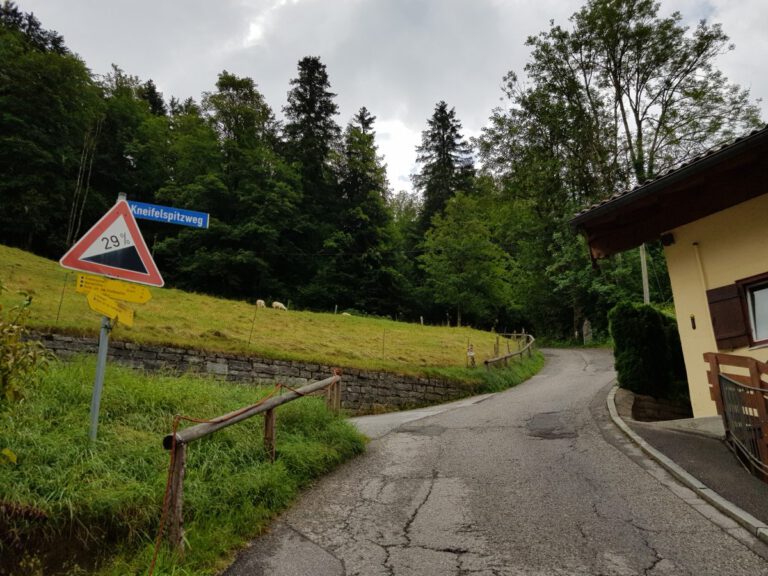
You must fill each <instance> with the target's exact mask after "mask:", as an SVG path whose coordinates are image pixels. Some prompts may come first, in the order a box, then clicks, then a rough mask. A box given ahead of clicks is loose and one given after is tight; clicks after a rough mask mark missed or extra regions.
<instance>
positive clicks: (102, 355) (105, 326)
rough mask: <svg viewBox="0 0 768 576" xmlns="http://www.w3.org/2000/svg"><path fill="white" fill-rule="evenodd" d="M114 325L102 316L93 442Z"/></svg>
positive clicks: (92, 420)
mask: <svg viewBox="0 0 768 576" xmlns="http://www.w3.org/2000/svg"><path fill="white" fill-rule="evenodd" d="M111 329H112V325H111V324H110V323H109V318H107V317H106V316H102V318H101V332H99V353H98V356H97V360H96V380H95V381H94V383H93V396H91V431H90V433H89V438H90V439H91V442H93V441H94V440H96V430H97V429H98V427H99V405H100V404H101V391H102V389H103V388H104V371H105V369H106V367H107V348H108V347H109V331H110V330H111Z"/></svg>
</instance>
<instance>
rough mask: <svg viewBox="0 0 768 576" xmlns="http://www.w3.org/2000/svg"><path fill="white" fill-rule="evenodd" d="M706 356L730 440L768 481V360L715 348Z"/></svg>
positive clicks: (712, 388)
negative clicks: (767, 380)
mask: <svg viewBox="0 0 768 576" xmlns="http://www.w3.org/2000/svg"><path fill="white" fill-rule="evenodd" d="M704 359H705V360H706V361H707V362H708V363H709V370H708V371H707V376H708V378H709V392H710V395H711V397H712V400H714V401H715V404H716V405H717V412H718V414H720V415H721V416H722V418H723V426H724V427H725V436H726V441H727V442H728V444H729V445H730V446H731V448H733V449H734V451H736V453H737V455H739V456H740V458H741V459H742V460H743V461H744V462H745V463H746V464H748V465H749V467H750V468H751V469H752V471H753V473H755V475H756V476H759V477H760V478H762V479H763V480H766V481H768V382H766V380H765V378H768V364H765V363H764V362H760V361H759V360H756V359H755V358H750V357H749V356H737V355H735V354H717V353H715V352H708V353H706V354H704Z"/></svg>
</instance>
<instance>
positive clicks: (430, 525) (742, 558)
mask: <svg viewBox="0 0 768 576" xmlns="http://www.w3.org/2000/svg"><path fill="white" fill-rule="evenodd" d="M545 353H546V356H547V360H548V362H547V365H546V366H545V368H544V369H543V370H542V372H541V373H540V374H539V375H537V376H536V377H534V378H532V379H531V380H529V381H528V382H526V383H524V384H522V385H521V386H518V387H517V388H514V389H512V390H509V391H507V392H504V393H501V394H497V395H493V396H491V397H487V398H484V399H482V401H479V402H478V401H475V400H470V401H465V402H463V403H461V404H459V405H454V406H451V407H447V408H442V409H439V410H436V411H435V412H429V411H427V412H426V413H424V412H422V414H421V415H419V419H412V418H413V415H412V414H411V415H410V416H409V415H408V414H404V415H400V416H397V415H393V416H387V417H384V418H381V417H371V418H370V419H362V420H360V421H359V425H360V426H361V428H363V429H364V430H365V429H366V427H367V428H368V429H369V431H370V432H371V433H372V435H373V436H375V437H376V438H375V439H374V440H373V441H372V442H371V444H370V446H369V450H368V453H367V454H366V455H365V456H362V457H360V458H358V459H356V460H354V461H352V462H350V463H348V464H347V465H345V466H343V467H341V468H340V469H339V470H338V471H337V472H335V473H333V474H331V475H329V476H328V477H326V478H324V479H323V480H322V481H320V482H318V484H317V485H316V486H314V487H313V488H312V489H311V490H310V491H308V492H307V493H306V494H305V496H304V497H303V498H302V499H301V501H300V502H298V503H297V505H296V506H294V507H293V508H292V509H291V510H290V511H288V512H287V513H286V514H284V515H283V516H282V517H281V518H280V519H279V520H278V521H277V522H276V523H275V525H274V527H273V529H272V531H271V532H270V533H269V534H267V535H265V536H263V537H261V538H259V539H258V540H256V541H255V542H254V543H253V544H252V546H251V547H250V548H248V549H247V550H245V551H244V552H243V553H242V554H241V555H240V556H239V558H238V560H237V561H236V562H235V563H234V564H233V565H232V566H231V567H230V569H229V570H227V571H226V573H225V574H226V575H227V576H239V575H276V576H293V575H301V576H310V575H311V576H331V575H333V576H337V575H345V576H353V575H364V576H378V575H381V576H391V575H397V576H408V575H413V576H417V575H418V576H431V575H435V576H453V575H455V576H460V575H462V576H463V575H470V574H471V575H477V576H500V575H523V574H525V575H536V576H545V575H546V576H550V575H555V576H557V575H566V574H568V575H570V574H578V575H598V574H599V575H606V576H607V575H634V574H643V575H646V574H647V575H673V574H674V575H686V574H690V575H696V576H704V575H708V574H711V575H718V576H719V575H724V574H727V575H733V576H736V575H741V574H744V575H749V576H755V575H760V574H765V575H768V560H767V559H768V548H766V547H765V546H764V545H763V544H762V543H760V542H759V541H757V540H756V539H754V538H752V537H751V536H750V535H749V534H748V533H747V532H746V531H744V530H743V529H741V528H740V527H738V526H737V525H736V524H735V523H734V522H732V521H731V520H729V519H727V518H725V517H724V516H722V515H720V514H719V513H718V512H717V511H715V510H714V509H713V508H711V507H710V506H708V505H707V504H705V503H703V502H702V501H700V500H699V499H697V498H696V497H695V496H694V495H693V494H692V493H691V492H690V491H688V490H687V489H685V488H683V487H681V486H679V485H678V484H677V483H676V482H675V481H674V480H672V479H671V478H670V477H669V476H668V475H667V474H666V472H664V471H663V470H662V469H660V468H659V467H658V466H657V465H655V464H654V463H653V462H651V461H649V460H648V459H647V458H645V457H644V456H643V455H642V453H640V451H639V450H638V449H636V448H634V446H633V445H631V444H629V443H628V441H627V440H626V439H625V438H624V436H623V435H621V433H620V432H618V431H617V430H616V429H615V427H614V426H613V424H612V423H611V422H610V420H609V419H608V417H607V413H606V410H605V396H606V393H607V389H608V387H609V385H610V383H611V382H612V381H613V379H614V372H613V368H612V357H611V355H610V353H609V352H606V351H599V350H598V351H593V350H547V351H545ZM387 418H388V420H387Z"/></svg>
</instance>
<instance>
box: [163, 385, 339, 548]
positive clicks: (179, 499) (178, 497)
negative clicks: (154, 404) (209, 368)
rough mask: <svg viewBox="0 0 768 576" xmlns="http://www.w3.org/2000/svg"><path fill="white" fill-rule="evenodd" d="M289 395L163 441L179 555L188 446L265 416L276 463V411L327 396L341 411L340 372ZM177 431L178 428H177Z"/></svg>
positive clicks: (267, 443) (171, 527) (267, 444)
mask: <svg viewBox="0 0 768 576" xmlns="http://www.w3.org/2000/svg"><path fill="white" fill-rule="evenodd" d="M288 390H289V391H288V393H286V394H283V395H281V396H273V397H271V398H268V399H267V400H265V401H263V402H260V403H259V404H256V405H254V406H248V407H246V408H241V409H239V410H235V411H234V412H230V413H229V414H224V415H223V416H218V417H217V418H213V419H211V420H206V421H204V422H201V423H200V424H197V425H195V426H190V427H189V428H185V429H184V430H178V431H177V430H174V432H173V433H172V434H169V435H167V436H165V437H164V438H163V447H164V448H165V449H166V450H170V451H171V465H170V472H169V481H168V490H167V491H166V497H165V503H164V507H165V509H166V510H165V514H164V516H165V517H167V519H168V539H169V541H170V544H171V545H172V546H173V547H174V548H175V549H176V551H177V552H178V553H179V554H180V555H182V554H183V552H184V516H183V503H184V473H185V462H186V455H187V444H189V443H190V442H193V441H195V440H199V439H200V438H204V437H205V436H208V435H210V434H213V433H214V432H216V431H217V430H221V429H222V428H226V427H227V426H231V425H233V424H237V423H238V422H242V421H243V420H247V419H248V418H252V417H253V416H256V415H257V414H264V449H265V450H266V452H267V455H268V457H269V459H270V460H271V461H272V462H274V460H275V410H276V408H277V407H278V406H280V405H282V404H285V403H286V402H290V401H292V400H295V399H297V398H300V397H302V396H307V395H310V394H317V393H322V392H323V391H324V392H325V399H326V403H327V405H328V407H329V409H331V410H333V411H334V412H337V413H338V411H339V409H340V407H341V376H340V373H339V372H338V371H336V373H335V374H334V376H331V377H330V378H326V379H325V380H321V381H319V382H311V383H309V384H307V385H305V386H302V387H301V388H297V389H295V390H294V389H288ZM174 428H175V425H174Z"/></svg>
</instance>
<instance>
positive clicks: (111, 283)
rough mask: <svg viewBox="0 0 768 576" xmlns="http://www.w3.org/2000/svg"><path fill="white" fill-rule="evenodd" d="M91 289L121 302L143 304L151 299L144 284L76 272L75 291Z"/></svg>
mask: <svg viewBox="0 0 768 576" xmlns="http://www.w3.org/2000/svg"><path fill="white" fill-rule="evenodd" d="M93 290H98V291H99V292H101V293H102V294H104V295H105V296H109V297H110V298H114V299H115V300H122V301H123V302H132V303H134V304H145V303H147V302H149V301H150V300H151V299H152V293H151V292H150V291H149V289H148V288H147V287H146V286H142V285H140V284H128V283H127V282H120V281H119V280H112V279H111V278H105V277H104V276H89V275H87V274H78V275H77V281H76V284H75V291H77V292H80V293H81V294H88V293H89V292H92V291H93Z"/></svg>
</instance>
